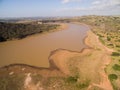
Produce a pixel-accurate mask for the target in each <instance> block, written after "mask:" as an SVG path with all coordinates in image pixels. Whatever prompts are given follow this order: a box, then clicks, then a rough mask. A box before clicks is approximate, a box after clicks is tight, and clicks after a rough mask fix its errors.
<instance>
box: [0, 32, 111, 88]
mask: <svg viewBox="0 0 120 90" xmlns="http://www.w3.org/2000/svg"><path fill="white" fill-rule="evenodd" d="M85 43H86V44H87V45H88V46H89V47H90V48H88V49H83V50H82V51H80V52H73V51H69V50H65V49H57V50H55V51H53V52H51V55H50V56H49V62H50V67H49V68H38V67H34V66H28V65H11V66H9V67H5V68H2V69H1V70H0V73H3V75H4V74H7V73H8V74H9V73H10V72H13V71H14V74H20V73H24V74H26V77H25V80H24V89H25V90H45V89H44V88H43V87H42V84H46V83H45V82H46V81H47V78H48V77H64V76H66V75H72V74H73V73H74V74H75V73H76V72H75V71H74V70H76V69H77V72H78V74H79V75H80V76H79V78H78V80H77V82H78V83H79V82H85V81H86V80H89V81H90V83H89V86H88V87H87V88H86V89H83V90H94V89H96V88H97V89H96V90H113V88H112V85H111V83H110V81H109V79H108V76H107V75H106V73H105V71H104V69H105V68H106V65H108V64H109V63H110V62H111V58H110V54H111V53H112V51H113V50H111V49H108V48H107V47H105V46H104V45H102V44H101V42H100V41H99V39H98V37H97V36H96V35H95V34H93V33H92V32H91V31H89V32H88V37H87V38H86V39H85ZM35 74H39V75H41V76H42V77H43V78H44V79H43V80H41V81H40V80H39V81H38V82H37V83H34V82H33V78H32V76H31V75H35ZM41 82H43V83H42V84H41ZM50 90H52V89H50ZM54 90H57V89H54ZM59 90H60V89H59ZM65 90H67V89H65ZM71 90H72V89H71ZM73 90H74V89H73Z"/></svg>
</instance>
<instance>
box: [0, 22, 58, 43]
mask: <svg viewBox="0 0 120 90" xmlns="http://www.w3.org/2000/svg"><path fill="white" fill-rule="evenodd" d="M58 26H59V25H55V24H54V25H53V24H17V23H3V22H0V42H2V41H6V40H11V39H16V38H17V39H22V38H25V37H26V36H28V35H32V34H36V33H42V32H46V31H49V30H53V29H56V28H57V27H58Z"/></svg>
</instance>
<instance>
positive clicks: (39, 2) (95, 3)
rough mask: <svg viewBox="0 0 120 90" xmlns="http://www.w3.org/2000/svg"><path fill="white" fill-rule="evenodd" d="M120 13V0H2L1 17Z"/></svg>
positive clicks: (0, 6) (0, 4) (0, 5)
mask: <svg viewBox="0 0 120 90" xmlns="http://www.w3.org/2000/svg"><path fill="white" fill-rule="evenodd" d="M79 15H120V0H0V17H31V16H79Z"/></svg>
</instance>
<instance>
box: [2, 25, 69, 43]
mask: <svg viewBox="0 0 120 90" xmlns="http://www.w3.org/2000/svg"><path fill="white" fill-rule="evenodd" d="M58 25H60V26H59V27H58V28H56V29H53V30H49V31H44V32H42V33H35V34H32V35H28V36H26V37H24V38H21V39H19V38H15V39H12V40H6V41H4V42H0V44H2V43H6V42H11V41H18V40H24V39H27V38H30V37H35V36H38V35H41V36H42V35H46V34H49V33H53V32H57V31H62V30H66V29H67V28H68V26H67V25H66V23H58Z"/></svg>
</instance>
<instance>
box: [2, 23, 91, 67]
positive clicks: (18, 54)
mask: <svg viewBox="0 0 120 90" xmlns="http://www.w3.org/2000/svg"><path fill="white" fill-rule="evenodd" d="M87 30H89V28H88V27H87V26H84V25H77V24H68V28H67V29H66V30H61V31H56V32H52V33H47V34H43V35H41V34H37V35H33V36H30V37H27V38H25V39H22V40H14V41H7V42H2V43H0V67H2V66H5V65H9V64H14V63H22V64H29V65H34V66H38V67H49V61H48V57H49V55H50V53H51V51H54V50H56V49H59V48H61V49H68V50H72V51H80V50H81V49H83V48H85V47H87V46H86V45H85V44H84V38H85V37H86V32H87Z"/></svg>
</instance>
